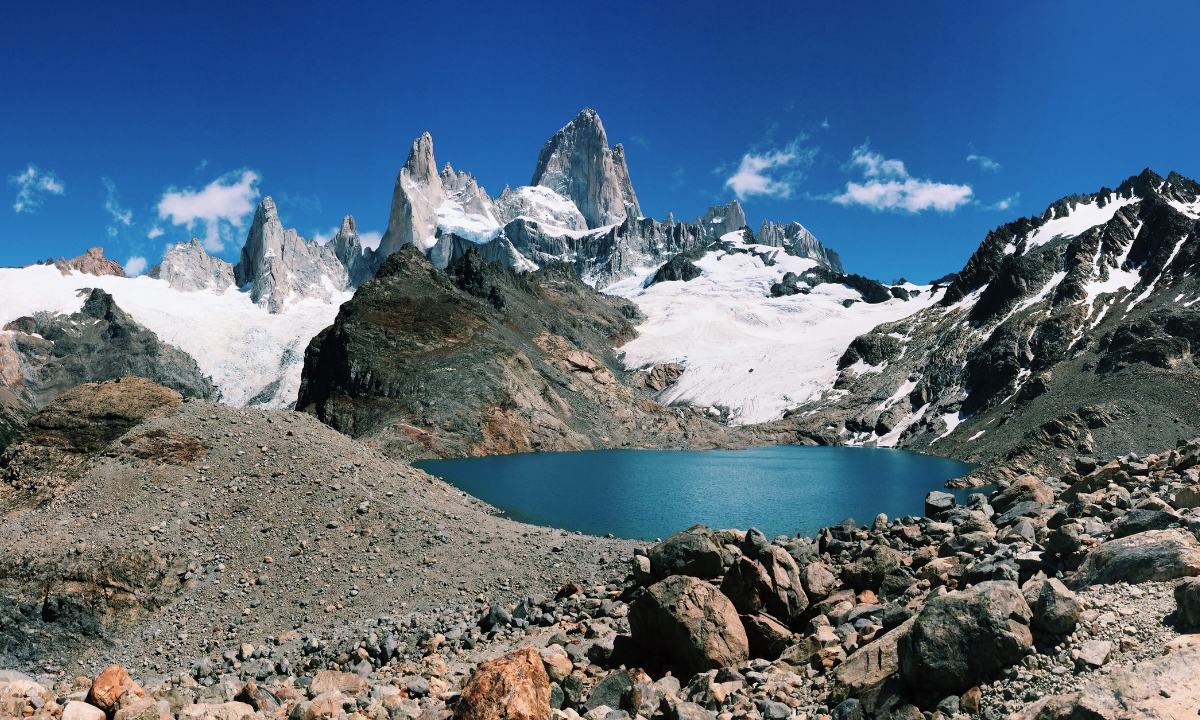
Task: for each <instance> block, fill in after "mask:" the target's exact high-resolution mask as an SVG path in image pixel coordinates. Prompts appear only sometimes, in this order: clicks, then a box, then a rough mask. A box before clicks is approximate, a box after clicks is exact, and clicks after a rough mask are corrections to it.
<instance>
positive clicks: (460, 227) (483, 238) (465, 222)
mask: <svg viewBox="0 0 1200 720" xmlns="http://www.w3.org/2000/svg"><path fill="white" fill-rule="evenodd" d="M437 218H438V222H437V224H438V229H439V230H441V231H442V232H443V233H447V234H450V233H452V234H454V235H457V236H459V237H460V238H464V239H466V240H470V241H471V242H473V243H476V244H481V243H485V242H489V241H491V240H494V239H495V238H496V236H497V235H499V234H500V223H498V222H496V218H494V217H492V216H491V214H490V213H489V214H487V215H480V214H479V213H470V212H467V211H466V210H464V209H463V206H462V203H460V202H457V201H455V200H446V201H445V202H443V203H442V204H441V205H439V206H438V209H437Z"/></svg>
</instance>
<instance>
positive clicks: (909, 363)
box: [783, 170, 1200, 477]
mask: <svg viewBox="0 0 1200 720" xmlns="http://www.w3.org/2000/svg"><path fill="white" fill-rule="evenodd" d="M1198 218H1200V185H1197V183H1195V182H1194V181H1192V180H1189V179H1187V178H1185V177H1182V176H1180V175H1178V174H1175V173H1171V174H1170V175H1169V176H1168V177H1166V178H1165V179H1164V178H1162V177H1160V176H1159V175H1156V174H1155V173H1153V172H1151V171H1150V170H1146V171H1144V172H1143V173H1141V174H1140V175H1138V176H1136V177H1131V178H1129V179H1128V180H1126V181H1125V182H1123V183H1121V185H1120V186H1118V187H1117V189H1116V190H1109V189H1107V188H1104V189H1101V190H1100V191H1099V192H1097V193H1095V194H1092V195H1085V196H1081V195H1073V196H1071V197H1067V198H1063V199H1062V200H1060V201H1058V202H1056V203H1054V204H1053V205H1051V206H1050V207H1049V208H1048V209H1047V210H1046V211H1045V212H1044V213H1042V214H1041V215H1039V216H1035V217H1030V218H1021V219H1019V220H1017V221H1015V222H1011V223H1008V224H1006V225H1003V226H1001V227H999V228H997V229H996V230H993V231H992V232H990V233H989V234H988V236H987V237H986V238H985V239H984V241H983V243H981V244H980V246H979V249H978V250H977V251H976V252H975V253H974V254H973V255H972V256H971V258H970V260H969V261H968V262H967V264H966V266H965V267H964V268H963V269H962V271H961V272H960V273H959V274H958V277H957V278H956V279H954V280H953V282H952V284H951V285H950V287H949V288H948V290H947V292H946V295H945V298H944V300H943V301H942V302H941V305H940V306H939V307H933V308H929V309H926V310H923V311H922V312H919V313H917V314H915V315H913V316H911V317H909V318H906V319H904V320H901V321H899V322H895V323H890V324H885V325H881V326H879V327H877V328H875V329H874V330H872V331H871V332H870V333H868V334H866V335H863V336H861V337H859V338H857V339H856V340H855V341H854V343H852V344H851V346H850V348H849V349H847V351H846V354H845V355H844V356H843V357H842V360H841V362H840V363H839V367H840V368H841V373H840V376H839V378H838V380H837V382H836V386H835V388H836V389H835V392H834V393H833V394H829V395H827V396H826V398H824V399H822V400H821V401H818V402H816V403H812V404H810V405H808V406H805V407H802V408H797V409H796V410H794V411H793V412H792V413H791V415H792V418H791V419H789V420H785V421H783V422H784V423H785V424H788V423H790V424H791V425H792V426H796V427H801V428H803V430H804V431H805V432H807V433H810V434H811V436H812V437H814V438H820V439H821V440H822V441H823V442H834V443H842V442H851V443H863V444H883V445H895V446H899V447H909V448H922V449H928V450H929V451H931V452H936V453H939V454H947V455H951V456H954V457H960V458H962V459H966V460H970V461H972V462H986V463H994V465H993V466H992V467H991V469H989V470H986V471H983V472H986V473H989V475H988V477H1003V476H1006V475H1010V474H1015V473H1022V472H1025V471H1033V472H1038V471H1042V472H1046V473H1064V472H1069V471H1072V470H1073V469H1074V466H1075V459H1076V458H1077V457H1081V456H1082V457H1083V458H1085V460H1084V463H1085V464H1086V462H1087V458H1090V457H1091V456H1092V455H1093V453H1101V452H1103V454H1104V455H1105V456H1115V455H1116V454H1121V453H1125V452H1130V451H1134V452H1141V453H1144V452H1147V451H1151V450H1154V449H1156V448H1160V447H1161V446H1162V445H1163V444H1164V442H1168V441H1171V440H1177V439H1186V438H1190V437H1193V436H1194V435H1195V434H1196V431H1197V428H1200V411H1198V409H1197V404H1196V399H1197V397H1200V395H1198V393H1200V369H1198V368H1197V366H1196V363H1195V362H1194V359H1193V353H1194V352H1195V351H1196V349H1197V348H1198V347H1200V308H1194V303H1195V302H1196V301H1197V299H1198V298H1200V282H1197V280H1196V271H1197V270H1198V269H1200V224H1198V222H1197V219H1198ZM835 394H836V395H837V396H839V397H835V396H834V395H835ZM810 411H816V412H815V413H813V412H810ZM804 413H809V414H808V415H807V417H805V419H804V420H799V417H800V416H801V415H802V414H804ZM1101 448H1103V450H1102V449H1101Z"/></svg>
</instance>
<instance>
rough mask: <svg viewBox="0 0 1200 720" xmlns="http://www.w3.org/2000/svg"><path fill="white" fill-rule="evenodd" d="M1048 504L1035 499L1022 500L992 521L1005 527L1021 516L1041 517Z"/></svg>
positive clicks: (997, 525) (998, 525)
mask: <svg viewBox="0 0 1200 720" xmlns="http://www.w3.org/2000/svg"><path fill="white" fill-rule="evenodd" d="M1046 507H1047V506H1046V504H1044V503H1040V502H1036V501H1034V500H1022V501H1020V502H1017V503H1013V505H1012V506H1011V507H1010V508H1008V510H1005V511H1004V512H1003V513H1000V514H998V515H995V516H993V517H992V522H993V523H995V524H996V527H1005V526H1006V525H1011V524H1013V523H1014V522H1016V521H1017V520H1018V519H1019V518H1036V517H1041V515H1042V511H1043V510H1045V509H1046Z"/></svg>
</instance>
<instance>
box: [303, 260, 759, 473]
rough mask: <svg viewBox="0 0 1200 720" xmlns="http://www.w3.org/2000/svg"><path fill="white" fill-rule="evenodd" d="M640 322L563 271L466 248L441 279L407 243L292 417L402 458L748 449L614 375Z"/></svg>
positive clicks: (311, 374)
mask: <svg viewBox="0 0 1200 720" xmlns="http://www.w3.org/2000/svg"><path fill="white" fill-rule="evenodd" d="M638 318H639V316H638V311H637V308H636V306H634V305H633V304H631V303H629V302H627V301H624V300H621V299H619V298H613V297H610V296H606V295H603V294H601V293H599V292H597V291H595V290H593V289H592V288H591V287H589V286H587V285H586V284H584V283H583V282H581V281H580V280H579V279H578V278H577V277H576V276H575V273H574V271H573V269H572V268H571V267H570V266H567V265H551V266H549V267H547V268H545V269H542V270H538V271H536V272H532V273H521V274H518V273H516V272H514V271H512V270H511V269H508V268H504V267H501V266H500V265H498V264H495V263H487V262H484V261H483V259H482V258H481V257H480V255H479V254H478V253H477V252H475V251H474V250H473V249H472V250H471V251H470V252H468V253H467V254H466V255H464V256H462V257H461V258H459V259H458V260H455V261H454V262H453V263H451V264H450V265H449V266H448V267H447V268H446V269H445V270H444V271H442V270H438V269H437V268H436V267H434V266H433V264H432V263H431V262H430V261H429V260H427V259H426V258H425V256H424V254H423V253H421V252H420V251H419V250H418V249H417V247H416V246H414V245H406V246H404V247H402V248H401V249H400V250H399V251H398V252H396V253H395V254H393V255H392V256H391V257H389V258H388V260H387V261H386V262H385V263H384V264H383V266H382V267H381V268H380V269H379V272H378V273H377V274H376V276H375V277H374V279H372V280H371V281H369V282H367V283H366V284H364V285H363V286H362V287H361V288H359V290H358V292H357V294H356V295H355V296H354V299H352V300H351V301H349V302H348V303H346V304H345V305H343V306H342V309H341V311H340V312H339V313H338V317H337V320H336V321H335V322H334V324H333V326H332V327H330V328H327V329H326V330H324V331H323V332H322V333H321V334H319V335H318V336H317V337H316V338H314V339H313V341H312V344H311V345H309V348H308V351H307V352H306V354H305V367H304V375H303V380H302V383H301V389H300V399H299V402H298V403H297V408H298V409H300V410H302V411H305V412H311V413H313V414H315V415H316V416H317V417H318V418H320V419H321V420H322V421H324V422H326V423H328V424H329V425H330V426H331V427H333V428H335V429H337V430H340V431H342V432H344V433H346V434H348V435H350V436H352V437H358V438H364V437H369V438H372V441H373V442H375V443H378V444H379V445H380V446H381V447H384V448H386V449H387V451H388V452H389V453H390V454H393V455H396V456H400V457H406V458H415V457H430V456H442V457H448V456H465V455H483V454H497V453H511V452H526V451H530V450H581V449H591V448H600V447H630V446H632V447H641V446H642V445H643V444H649V445H651V446H654V447H712V446H714V445H736V444H744V443H745V442H746V440H745V439H743V435H742V434H739V433H736V432H734V431H730V430H727V429H726V428H724V427H723V426H721V425H719V424H717V423H714V422H712V421H710V420H707V419H705V417H704V414H703V413H701V412H699V411H696V410H693V409H690V408H689V409H683V408H679V409H673V408H666V407H664V406H662V405H660V404H658V403H656V402H654V401H653V400H651V399H650V395H649V392H648V391H644V390H642V389H641V388H642V387H644V386H645V385H646V382H647V380H648V379H649V377H650V374H649V373H640V374H635V375H628V374H627V373H625V372H624V371H623V370H622V369H621V365H620V363H618V362H617V361H616V359H615V357H614V355H613V348H614V347H615V346H617V345H620V344H621V343H622V342H623V341H624V340H625V339H627V338H629V337H632V336H633V335H634V334H635V331H634V329H633V322H635V321H636V320H637V319H638ZM662 375H663V373H661V372H660V373H659V375H658V376H662ZM656 377H657V376H656ZM659 389H661V388H659Z"/></svg>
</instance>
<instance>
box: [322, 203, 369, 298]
mask: <svg viewBox="0 0 1200 720" xmlns="http://www.w3.org/2000/svg"><path fill="white" fill-rule="evenodd" d="M329 248H330V249H331V250H333V254H334V255H336V256H337V259H338V261H339V262H341V263H342V267H344V268H345V269H346V277H347V282H348V283H349V286H350V287H352V288H356V287H358V286H359V285H362V284H363V283H365V282H366V281H367V280H370V279H371V276H373V275H374V274H375V268H376V267H377V266H378V263H377V262H376V258H375V251H374V250H372V249H371V248H365V247H363V245H362V240H361V239H360V238H359V236H358V229H357V228H356V227H355V225H354V218H353V217H351V216H350V215H347V216H346V217H344V218H342V226H341V227H340V228H338V231H337V234H336V235H334V236H333V239H332V240H330V241H329Z"/></svg>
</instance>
